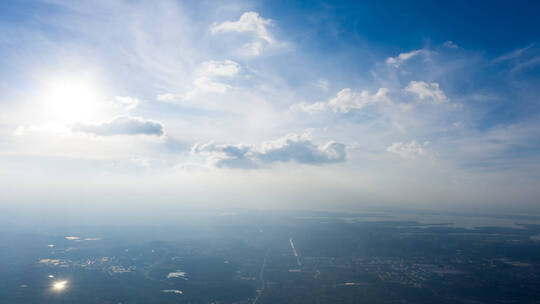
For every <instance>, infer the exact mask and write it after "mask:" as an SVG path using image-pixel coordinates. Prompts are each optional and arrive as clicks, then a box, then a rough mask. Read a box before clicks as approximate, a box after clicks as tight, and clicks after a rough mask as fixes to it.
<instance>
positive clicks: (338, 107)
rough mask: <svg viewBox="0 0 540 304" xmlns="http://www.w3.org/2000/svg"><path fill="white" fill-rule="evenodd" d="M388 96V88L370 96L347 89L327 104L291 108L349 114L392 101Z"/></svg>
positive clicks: (299, 105) (363, 92)
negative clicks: (351, 111)
mask: <svg viewBox="0 0 540 304" xmlns="http://www.w3.org/2000/svg"><path fill="white" fill-rule="evenodd" d="M387 94H388V89H386V88H380V89H379V90H378V91H377V93H375V94H370V93H369V92H368V91H367V90H363V91H361V92H355V91H353V90H351V89H349V88H345V89H343V90H341V91H339V92H338V93H337V95H336V96H335V97H333V98H331V99H330V100H328V101H327V102H324V101H319V102H316V103H313V104H305V103H300V104H295V105H293V106H292V107H291V108H292V109H293V110H302V111H306V112H310V113H312V112H318V111H327V110H331V111H334V112H342V113H347V112H349V111H350V110H354V109H362V108H364V107H366V106H369V105H372V104H375V103H377V102H384V101H390V99H389V97H388V95H387Z"/></svg>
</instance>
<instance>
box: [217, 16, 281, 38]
mask: <svg viewBox="0 0 540 304" xmlns="http://www.w3.org/2000/svg"><path fill="white" fill-rule="evenodd" d="M269 25H272V20H270V19H264V18H262V17H261V16H259V14H258V13H256V12H245V13H243V14H242V16H240V19H238V21H225V22H222V23H214V24H213V26H212V28H211V31H212V33H213V34H215V33H220V32H239V33H242V32H249V33H253V34H255V35H256V36H257V37H258V38H260V39H262V40H264V41H266V42H267V43H270V44H272V43H274V38H272V36H271V35H270V33H268V29H267V28H266V27H267V26H269Z"/></svg>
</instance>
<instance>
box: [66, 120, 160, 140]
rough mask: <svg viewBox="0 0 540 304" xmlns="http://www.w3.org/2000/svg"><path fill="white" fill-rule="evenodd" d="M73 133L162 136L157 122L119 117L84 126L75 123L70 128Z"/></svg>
mask: <svg viewBox="0 0 540 304" xmlns="http://www.w3.org/2000/svg"><path fill="white" fill-rule="evenodd" d="M70 128H71V130H72V131H73V132H82V133H88V134H94V135H97V136H113V135H156V136H161V135H163V132H164V131H163V129H164V128H163V125H162V124H161V123H160V122H158V121H152V120H145V119H143V118H139V117H130V116H120V117H117V118H115V119H113V120H111V121H108V122H103V123H96V124H86V123H77V124H73V125H71V126H70Z"/></svg>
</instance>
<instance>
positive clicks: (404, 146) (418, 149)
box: [386, 140, 428, 159]
mask: <svg viewBox="0 0 540 304" xmlns="http://www.w3.org/2000/svg"><path fill="white" fill-rule="evenodd" d="M426 145H428V143H427V142H425V143H424V144H418V143H416V141H415V140H413V141H411V142H408V143H407V142H395V143H393V144H392V145H391V146H390V147H388V148H386V151H388V152H390V153H396V154H398V155H399V156H401V157H403V158H406V159H414V158H417V157H420V156H427V155H428V153H427V152H426V151H425V150H424V147H425V146H426Z"/></svg>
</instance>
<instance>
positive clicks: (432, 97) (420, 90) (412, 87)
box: [403, 81, 448, 104]
mask: <svg viewBox="0 0 540 304" xmlns="http://www.w3.org/2000/svg"><path fill="white" fill-rule="evenodd" d="M403 91H404V92H405V93H409V94H413V95H416V96H418V98H420V100H422V101H431V102H433V103H436V104H440V103H444V102H448V97H446V95H445V94H444V92H443V91H442V90H441V89H440V88H439V84H438V83H436V82H431V83H426V82H423V81H411V82H410V83H409V85H408V86H407V87H406V88H405V89H403Z"/></svg>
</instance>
